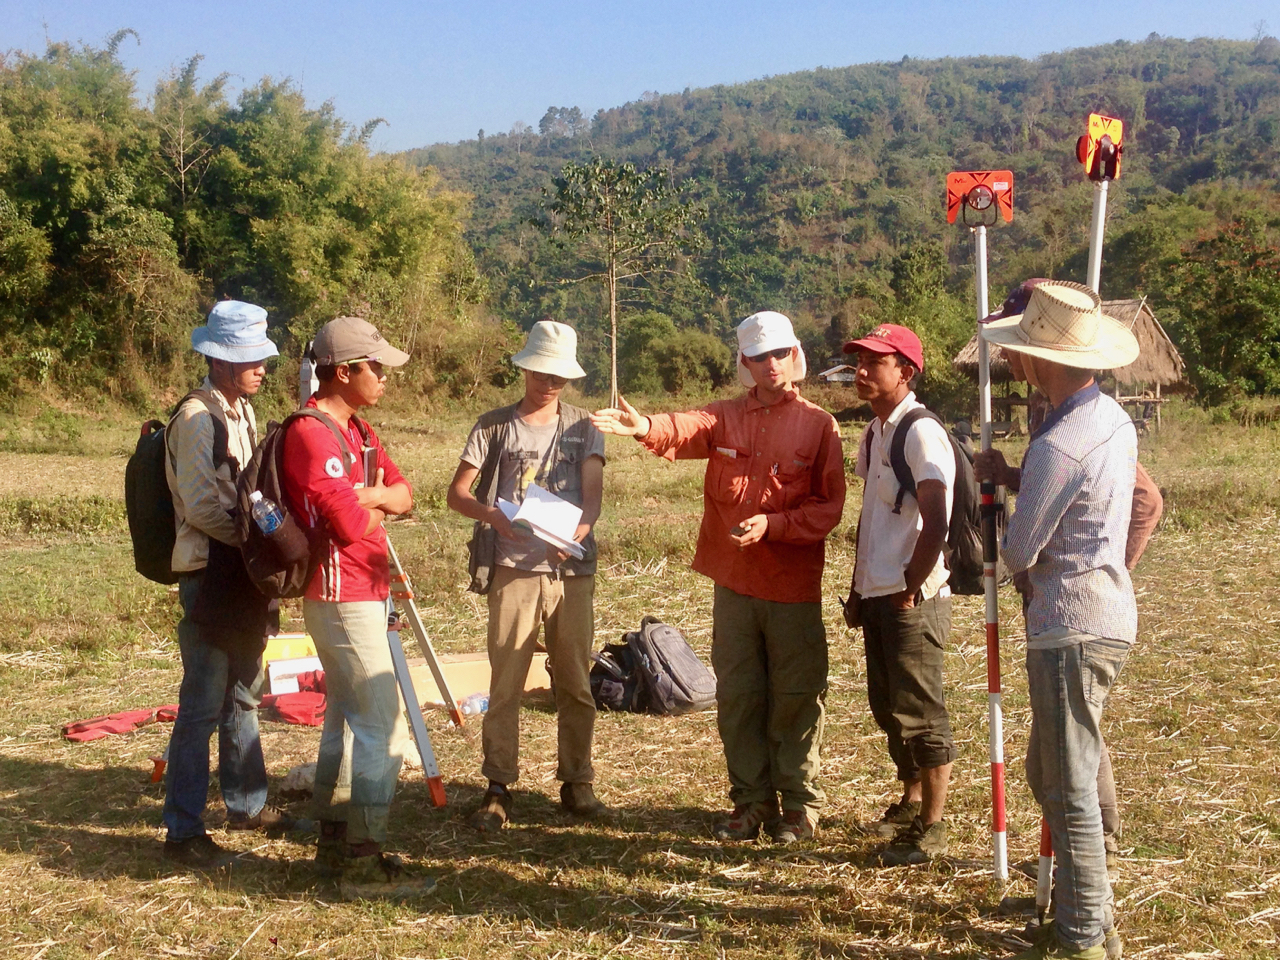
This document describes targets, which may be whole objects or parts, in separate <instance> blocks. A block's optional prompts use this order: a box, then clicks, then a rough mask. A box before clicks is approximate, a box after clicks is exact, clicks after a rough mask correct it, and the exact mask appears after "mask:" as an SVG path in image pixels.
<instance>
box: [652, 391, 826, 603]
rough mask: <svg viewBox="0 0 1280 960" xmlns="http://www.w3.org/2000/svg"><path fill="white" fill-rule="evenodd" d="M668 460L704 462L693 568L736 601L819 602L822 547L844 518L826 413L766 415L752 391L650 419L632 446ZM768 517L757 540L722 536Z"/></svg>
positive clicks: (786, 409) (793, 409) (804, 403)
mask: <svg viewBox="0 0 1280 960" xmlns="http://www.w3.org/2000/svg"><path fill="white" fill-rule="evenodd" d="M640 442H641V443H642V444H643V445H644V446H645V447H647V448H648V449H649V450H651V451H653V452H654V453H656V454H657V455H658V456H660V457H665V458H666V459H668V460H704V459H705V460H707V461H708V463H707V474H706V479H705V480H704V482H703V508H702V529H701V530H700V531H699V533H698V549H697V552H696V553H695V555H694V558H693V569H694V570H696V571H698V573H701V574H704V575H705V576H708V577H710V578H711V579H712V580H714V581H715V582H716V583H718V584H720V585H721V586H723V587H728V588H729V589H730V590H732V591H734V592H735V593H740V594H743V595H745V596H749V597H758V598H760V599H762V600H776V601H779V602H782V603H813V602H817V601H820V600H821V599H822V567H823V564H824V563H825V561H826V551H825V541H826V537H827V534H829V533H830V532H831V531H832V530H833V529H834V528H835V525H836V524H837V523H839V522H840V514H841V513H842V512H843V510H844V494H845V480H844V454H843V451H842V450H841V447H840V434H839V431H838V430H837V429H836V422H835V420H834V419H832V417H831V414H829V413H827V412H826V411H825V410H823V409H822V408H821V407H819V406H817V405H816V404H812V403H810V402H809V401H808V400H805V399H803V398H802V397H801V396H800V393H799V391H798V390H795V389H794V388H793V389H792V390H791V391H789V392H788V394H787V396H786V397H785V399H783V400H782V401H781V402H779V403H776V404H774V405H772V406H765V405H764V404H762V403H760V401H759V400H757V399H756V396H755V390H752V391H751V392H750V393H748V394H747V395H746V396H744V397H739V398H738V399H736V400H719V401H716V402H715V403H712V404H709V405H707V406H706V407H703V408H702V409H701V410H691V411H689V412H687V413H663V414H657V415H654V416H651V417H650V418H649V433H648V434H647V435H646V436H645V437H644V439H642V440H641V441H640ZM757 513H763V514H765V515H767V516H768V518H769V533H768V535H767V536H766V537H765V539H764V540H762V541H760V542H758V543H754V544H752V545H751V546H748V547H741V548H740V547H738V546H737V545H735V544H734V542H733V541H732V540H730V539H729V531H730V530H731V529H733V528H734V527H735V526H737V525H738V524H739V523H740V522H741V521H743V520H745V519H747V518H748V517H752V516H755V515H756V514H757Z"/></svg>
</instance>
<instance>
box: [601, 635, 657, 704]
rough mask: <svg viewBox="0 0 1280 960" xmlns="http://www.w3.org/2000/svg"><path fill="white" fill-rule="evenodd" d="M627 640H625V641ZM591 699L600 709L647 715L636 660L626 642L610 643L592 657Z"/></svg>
mask: <svg viewBox="0 0 1280 960" xmlns="http://www.w3.org/2000/svg"><path fill="white" fill-rule="evenodd" d="M624 639H625V638H624ZM591 660H592V661H593V662H592V664H591V674H590V679H591V698H592V699H593V700H595V702H596V707H597V708H598V709H600V710H627V711H630V712H631V713H644V703H643V700H642V698H641V690H640V674H639V672H638V671H637V670H636V658H635V655H634V654H633V653H632V652H631V647H629V646H628V645H627V644H625V643H609V644H605V646H604V647H603V648H602V649H601V650H600V652H599V653H594V654H592V655H591Z"/></svg>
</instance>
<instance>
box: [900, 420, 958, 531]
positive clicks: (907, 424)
mask: <svg viewBox="0 0 1280 960" xmlns="http://www.w3.org/2000/svg"><path fill="white" fill-rule="evenodd" d="M924 419H929V420H933V421H935V422H937V423H939V424H941V423H942V420H941V418H940V417H939V416H938V415H937V414H936V413H934V412H933V411H932V410H927V409H925V408H924V407H916V408H914V409H912V410H908V411H907V412H906V413H904V414H903V415H902V419H901V420H899V421H898V425H897V426H896V427H894V428H893V439H892V440H891V441H889V466H891V467H893V475H894V477H896V478H897V481H898V497H897V499H896V500H895V501H894V504H893V512H894V513H901V512H902V500H903V498H904V497H905V496H906V495H907V494H908V493H909V494H911V495H912V496H913V497H914V496H915V495H916V478H915V477H914V476H913V475H912V473H911V467H910V466H908V464H907V432H908V431H909V430H910V429H911V427H912V425H913V424H915V422H916V421H917V420H924ZM944 429H945V427H944Z"/></svg>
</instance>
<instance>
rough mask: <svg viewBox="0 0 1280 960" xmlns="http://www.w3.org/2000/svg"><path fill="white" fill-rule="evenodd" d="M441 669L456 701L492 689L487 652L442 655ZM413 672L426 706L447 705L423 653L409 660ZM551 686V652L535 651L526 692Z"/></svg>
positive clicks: (414, 685)
mask: <svg viewBox="0 0 1280 960" xmlns="http://www.w3.org/2000/svg"><path fill="white" fill-rule="evenodd" d="M440 669H441V670H442V671H443V672H444V679H445V682H446V683H448V685H449V692H450V693H452V694H453V698H454V700H455V701H457V700H461V699H462V698H463V697H467V696H470V695H471V694H473V693H482V692H488V690H489V679H490V670H489V656H488V654H484V653H453V654H445V655H444V656H442V657H440ZM409 676H411V677H412V678H413V689H414V692H416V693H417V695H418V703H419V704H421V705H422V706H423V707H436V708H438V709H443V708H444V705H445V704H444V698H443V697H442V696H441V695H440V691H439V689H438V688H437V687H436V681H435V677H434V676H432V674H431V668H430V667H428V666H427V661H426V660H424V659H423V658H422V657H414V658H412V659H410V660H409ZM550 689H551V674H549V673H547V655H546V654H545V653H535V654H534V655H533V663H532V664H531V665H530V667H529V676H528V677H527V678H526V679H525V683H524V692H525V693H538V692H542V691H549V690H550Z"/></svg>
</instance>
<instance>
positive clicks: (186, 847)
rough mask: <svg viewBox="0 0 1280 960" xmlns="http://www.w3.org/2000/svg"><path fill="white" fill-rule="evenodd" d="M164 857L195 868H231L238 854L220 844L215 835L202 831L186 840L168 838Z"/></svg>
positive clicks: (165, 843)
mask: <svg viewBox="0 0 1280 960" xmlns="http://www.w3.org/2000/svg"><path fill="white" fill-rule="evenodd" d="M164 858H165V859H166V860H169V861H172V862H173V863H177V864H181V865H182V866H184V867H191V868H192V869H194V870H229V869H231V865H232V864H233V863H235V859H236V854H235V852H234V851H232V850H227V849H226V848H224V847H220V846H218V845H217V844H216V843H214V841H213V837H211V836H209V835H208V834H207V833H202V834H200V836H198V837H188V838H187V839H185V840H166V841H165V842H164Z"/></svg>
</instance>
